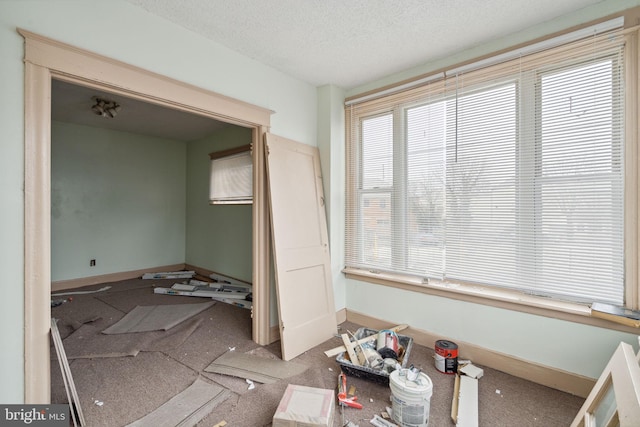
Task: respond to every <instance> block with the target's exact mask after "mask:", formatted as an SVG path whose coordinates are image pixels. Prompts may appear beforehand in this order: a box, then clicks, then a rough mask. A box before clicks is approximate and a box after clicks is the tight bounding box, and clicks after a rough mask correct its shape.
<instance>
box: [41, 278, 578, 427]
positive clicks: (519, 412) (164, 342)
mask: <svg viewBox="0 0 640 427" xmlns="http://www.w3.org/2000/svg"><path fill="white" fill-rule="evenodd" d="M174 282H175V280H168V281H167V280H142V279H135V280H127V281H122V282H115V283H109V285H111V286H112V287H111V289H109V290H107V291H104V292H100V293H94V294H86V295H74V296H73V301H70V302H67V303H65V304H62V305H60V306H58V307H53V308H52V309H51V311H52V317H55V318H57V319H60V320H59V322H58V325H59V329H60V333H61V335H62V338H63V343H64V345H65V349H66V351H67V353H68V356H69V358H70V360H69V363H70V366H71V371H72V374H73V379H74V382H75V385H76V388H77V390H78V394H79V397H80V402H81V406H82V410H83V412H84V415H85V419H86V421H87V424H88V425H89V426H90V427H99V426H107V427H118V426H125V425H127V424H129V423H132V422H134V421H136V420H138V419H140V418H142V417H144V416H145V415H147V414H149V413H151V412H152V411H154V410H155V409H157V408H159V407H160V406H162V405H163V404H164V403H165V402H167V401H168V400H170V399H171V398H172V397H174V396H176V395H178V394H179V393H181V392H182V391H184V390H186V389H187V388H188V387H189V386H191V385H192V384H193V383H194V382H195V381H196V380H197V379H201V380H204V381H206V382H208V383H211V384H214V385H219V386H221V387H223V388H224V389H227V390H229V391H230V393H226V394H225V399H226V400H223V401H222V402H221V403H219V404H218V405H217V406H216V407H215V408H214V409H213V410H212V411H211V412H210V413H209V414H208V415H207V416H205V417H204V418H203V419H202V420H201V421H200V422H198V423H197V426H198V427H205V426H206V427H210V426H214V425H216V424H218V423H220V422H221V421H226V423H227V425H228V426H240V427H260V426H269V425H271V420H272V418H273V414H274V413H275V410H276V407H277V406H278V403H279V402H280V399H281V397H282V394H283V393H284V390H285V389H286V387H287V385H288V384H289V383H291V384H300V385H306V386H310V387H318V388H326V389H333V390H335V389H336V386H337V382H338V374H339V372H340V365H339V364H338V363H337V362H336V359H335V358H328V357H326V356H325V355H324V351H325V350H329V349H331V348H334V347H336V346H338V345H340V344H341V340H340V339H339V338H337V337H336V338H332V339H330V340H328V341H326V342H325V343H323V344H321V345H319V346H317V347H316V348H314V349H312V350H310V351H308V352H306V353H304V354H302V355H300V356H298V357H296V358H295V359H294V360H293V361H294V362H296V363H299V364H303V365H306V366H307V367H308V368H307V369H306V370H305V371H304V372H303V373H301V374H298V375H295V376H293V377H290V378H287V379H283V380H279V381H276V382H274V383H272V384H260V383H257V382H256V383H255V388H253V389H249V384H248V383H247V382H246V381H245V379H244V378H236V377H232V376H228V375H223V374H216V373H209V372H205V368H206V367H207V366H209V365H210V364H211V362H213V361H214V360H216V359H217V358H218V357H220V356H221V355H223V354H225V353H226V352H229V351H230V349H233V351H236V352H242V353H251V354H257V355H262V356H264V357H277V358H279V357H280V356H281V353H280V342H279V341H278V342H275V343H273V344H271V345H268V346H264V347H261V346H259V345H257V344H256V343H254V342H253V341H252V340H251V318H250V311H249V310H247V309H243V308H240V307H235V306H232V305H229V304H225V303H222V302H216V303H215V304H214V305H213V306H212V307H210V308H208V309H207V310H205V311H203V312H201V313H200V314H197V315H196V316H194V317H192V318H191V319H189V320H187V321H185V322H183V323H182V324H180V325H178V326H176V327H174V328H172V329H170V330H168V331H153V332H141V333H133V334H118V335H104V334H101V332H100V331H102V330H104V329H106V328H107V327H109V326H111V325H113V324H115V323H116V322H117V321H119V320H120V319H121V318H122V317H124V316H125V315H126V314H127V313H129V312H130V311H131V310H132V309H134V308H135V307H136V306H137V305H142V306H148V305H165V304H194V303H202V302H203V301H207V300H206V299H202V298H193V297H181V296H169V295H159V294H154V293H153V286H162V287H169V286H171V284H173V283H174ZM103 286H104V284H101V285H96V286H90V287H87V288H83V289H79V290H90V289H99V288H101V287H103ZM339 326H340V332H345V331H346V330H349V331H354V332H355V331H356V330H357V329H358V328H359V327H361V326H362V325H356V324H353V323H350V322H346V323H344V324H342V325H339ZM51 352H52V363H51V382H52V389H51V393H52V403H65V402H66V401H67V397H66V392H65V388H64V384H63V380H62V376H61V373H60V369H59V366H58V362H57V361H56V360H55V350H54V348H53V346H52V349H51ZM134 354H135V355H134ZM433 355H434V352H433V349H430V348H426V347H423V346H421V345H417V344H414V345H413V348H412V350H411V352H410V355H409V360H408V363H409V364H413V365H414V366H416V367H419V368H420V369H422V371H423V372H425V373H426V374H427V375H428V376H429V377H430V378H431V380H432V381H433V396H432V398H431V411H430V417H429V426H430V427H439V426H453V425H454V423H453V422H452V421H451V418H450V412H451V397H452V394H453V383H454V378H453V376H450V375H445V374H442V373H440V372H439V371H437V370H436V368H435V366H434V360H433ZM483 368H484V367H483ZM484 372H485V373H484V376H483V377H482V378H481V379H480V380H479V399H478V400H479V402H478V404H479V420H480V425H481V426H491V427H499V426H509V427H511V426H518V427H525V426H541V427H542V426H544V427H555V426H567V425H569V424H570V423H571V421H572V420H573V418H574V416H575V414H576V413H577V411H578V409H579V408H580V406H581V405H582V403H583V401H584V399H582V398H579V397H576V396H572V395H569V394H566V393H562V392H559V391H557V390H553V389H550V388H548V387H544V386H541V385H538V384H535V383H531V382H529V381H525V380H522V379H519V378H516V377H513V376H510V375H507V374H504V373H502V372H499V371H496V370H493V369H489V368H484ZM347 381H348V387H351V386H355V389H356V395H357V396H358V401H359V402H361V403H362V404H363V405H364V408H363V409H361V410H358V409H354V408H340V407H337V409H336V413H335V419H334V426H336V427H337V426H343V425H345V424H346V423H347V421H351V422H353V423H354V424H356V425H359V426H360V427H363V426H367V425H371V424H370V423H369V420H371V418H372V417H373V415H374V414H378V415H379V414H380V413H381V412H382V411H384V410H385V407H387V406H390V402H389V398H390V395H391V392H390V389H389V387H388V386H385V385H379V384H376V383H374V382H371V381H368V380H366V379H363V378H357V377H351V376H349V377H347ZM227 396H228V397H227Z"/></svg>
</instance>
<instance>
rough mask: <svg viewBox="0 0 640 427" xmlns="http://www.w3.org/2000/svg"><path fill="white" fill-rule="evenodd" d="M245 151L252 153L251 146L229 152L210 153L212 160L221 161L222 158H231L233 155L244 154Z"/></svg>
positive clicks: (236, 148) (231, 149)
mask: <svg viewBox="0 0 640 427" xmlns="http://www.w3.org/2000/svg"><path fill="white" fill-rule="evenodd" d="M245 151H251V144H247V145H242V146H240V147H234V148H229V149H227V150H221V151H214V152H213V153H209V158H210V159H211V160H215V159H220V158H222V157H227V156H231V155H233V154H238V153H244V152H245Z"/></svg>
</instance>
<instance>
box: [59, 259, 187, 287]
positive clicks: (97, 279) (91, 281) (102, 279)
mask: <svg viewBox="0 0 640 427" xmlns="http://www.w3.org/2000/svg"><path fill="white" fill-rule="evenodd" d="M184 268H185V265H184V264H172V265H164V266H160V267H152V268H144V269H141V270H132V271H123V272H119V273H109V274H101V275H99V276H90V277H80V278H78V279H71V280H59V281H57V282H51V291H52V292H57V291H62V290H66V289H75V288H81V287H83V286H90V285H97V284H99V283H109V282H117V281H119V280H129V279H135V278H136V277H141V276H142V275H143V274H144V273H156V272H161V271H179V270H184Z"/></svg>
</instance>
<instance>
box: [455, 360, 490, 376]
mask: <svg viewBox="0 0 640 427" xmlns="http://www.w3.org/2000/svg"><path fill="white" fill-rule="evenodd" d="M458 371H459V372H460V373H463V374H465V375H466V376H468V377H471V378H475V379H480V378H482V376H483V375H484V370H483V369H482V368H478V367H477V366H476V365H474V364H473V363H467V364H465V365H464V366H462V367H461V368H458Z"/></svg>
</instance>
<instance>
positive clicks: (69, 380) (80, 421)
mask: <svg viewBox="0 0 640 427" xmlns="http://www.w3.org/2000/svg"><path fill="white" fill-rule="evenodd" d="M51 339H52V341H53V345H54V346H55V348H56V355H57V357H58V362H59V363H60V371H61V372H62V378H63V380H64V386H65V390H66V392H67V401H68V402H69V409H70V410H69V412H70V413H71V418H72V421H73V425H74V427H83V426H85V425H86V422H85V419H84V414H83V412H82V408H81V407H80V398H79V397H78V391H77V389H76V385H75V383H74V381H73V376H72V375H71V368H70V367H69V361H68V360H67V354H66V352H65V350H64V346H63V345H62V338H61V337H60V331H59V330H58V319H54V318H53V317H52V318H51Z"/></svg>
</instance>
